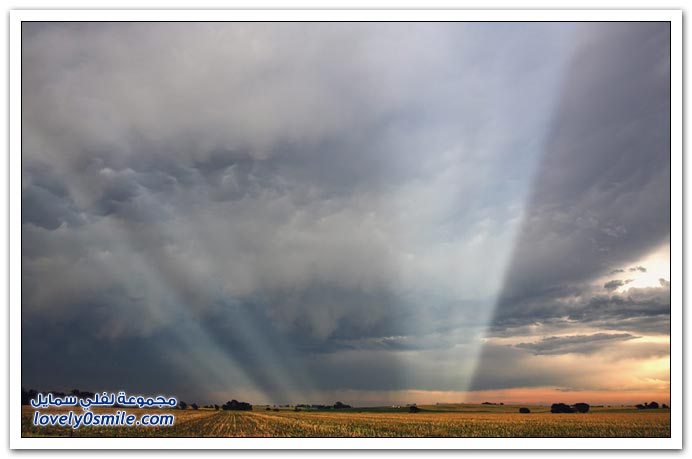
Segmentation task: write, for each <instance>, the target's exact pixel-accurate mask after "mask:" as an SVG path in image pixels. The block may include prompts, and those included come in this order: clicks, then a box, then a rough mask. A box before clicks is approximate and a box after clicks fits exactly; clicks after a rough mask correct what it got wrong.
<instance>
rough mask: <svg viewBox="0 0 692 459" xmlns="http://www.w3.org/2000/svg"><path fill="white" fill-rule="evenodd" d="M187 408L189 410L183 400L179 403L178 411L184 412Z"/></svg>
mask: <svg viewBox="0 0 692 459" xmlns="http://www.w3.org/2000/svg"><path fill="white" fill-rule="evenodd" d="M185 408H187V403H185V402H183V401H182V400H181V401H180V402H178V409H180V410H184V409H185Z"/></svg>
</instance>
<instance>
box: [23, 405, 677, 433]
mask: <svg viewBox="0 0 692 459" xmlns="http://www.w3.org/2000/svg"><path fill="white" fill-rule="evenodd" d="M421 408H422V409H423V411H421V412H420V413H408V412H402V409H401V408H389V407H380V408H377V409H369V410H368V409H365V408H353V409H348V410H344V411H341V410H339V411H338V412H334V411H309V410H303V411H300V412H293V411H287V410H283V411H278V412H275V411H266V410H264V409H263V408H261V407H256V408H255V411H249V412H248V411H244V412H240V411H214V410H207V409H200V410H184V411H180V410H137V409H134V410H128V413H132V414H144V413H171V414H173V415H175V417H176V420H175V425H173V426H170V427H110V426H109V427H94V426H90V427H83V428H80V429H77V430H73V429H72V428H70V427H40V426H34V425H32V423H31V419H32V416H33V411H34V410H33V409H32V408H31V407H22V435H23V436H32V437H46V436H58V437H70V436H75V437H669V436H670V411H669V410H663V409H660V410H645V411H640V410H637V409H634V408H622V407H617V408H595V409H593V410H592V411H591V412H589V413H586V414H552V413H550V412H549V408H548V407H545V406H543V407H540V406H529V408H531V411H532V412H531V413H530V414H520V413H518V412H517V411H518V406H512V405H470V404H469V405H467V404H463V405H429V406H421ZM56 411H58V409H54V410H53V412H56ZM62 411H66V409H63V410H62ZM75 411H76V412H79V413H81V409H79V410H75ZM93 411H94V412H95V413H97V412H101V413H105V412H115V411H117V410H116V409H114V408H100V409H96V408H95V409H93ZM404 411H405V409H404Z"/></svg>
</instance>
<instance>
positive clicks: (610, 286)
mask: <svg viewBox="0 0 692 459" xmlns="http://www.w3.org/2000/svg"><path fill="white" fill-rule="evenodd" d="M630 282H632V279H626V280H621V279H613V280H612V281H608V282H606V283H605V284H603V288H604V289H606V290H608V291H609V292H612V291H613V290H617V289H618V288H620V287H622V286H623V285H627V284H629V283H630Z"/></svg>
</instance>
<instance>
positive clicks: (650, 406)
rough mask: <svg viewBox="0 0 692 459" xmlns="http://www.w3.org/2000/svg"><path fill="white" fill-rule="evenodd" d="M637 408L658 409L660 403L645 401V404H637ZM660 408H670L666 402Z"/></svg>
mask: <svg viewBox="0 0 692 459" xmlns="http://www.w3.org/2000/svg"><path fill="white" fill-rule="evenodd" d="M635 408H637V409H638V410H657V409H658V408H659V406H658V403H656V402H651V403H646V402H645V403H644V404H643V405H642V404H641V403H640V404H638V405H635ZM660 408H664V409H665V408H668V405H666V404H665V403H664V404H663V405H661V406H660Z"/></svg>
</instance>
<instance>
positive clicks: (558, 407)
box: [550, 403, 590, 413]
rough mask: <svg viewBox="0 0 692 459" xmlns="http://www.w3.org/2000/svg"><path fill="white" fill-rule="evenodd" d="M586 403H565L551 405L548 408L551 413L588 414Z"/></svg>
mask: <svg viewBox="0 0 692 459" xmlns="http://www.w3.org/2000/svg"><path fill="white" fill-rule="evenodd" d="M589 408H590V406H589V404H588V403H575V404H574V405H571V406H570V405H567V404H565V403H553V404H552V405H551V406H550V412H551V413H588V412H589Z"/></svg>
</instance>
